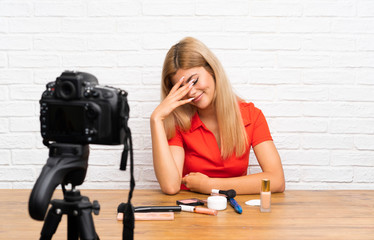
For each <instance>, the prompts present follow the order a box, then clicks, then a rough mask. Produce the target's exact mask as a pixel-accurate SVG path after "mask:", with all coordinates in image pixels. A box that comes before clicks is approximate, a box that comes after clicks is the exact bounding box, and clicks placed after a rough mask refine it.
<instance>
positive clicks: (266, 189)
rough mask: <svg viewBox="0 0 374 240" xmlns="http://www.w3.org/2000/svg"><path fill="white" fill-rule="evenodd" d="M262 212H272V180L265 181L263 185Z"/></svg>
mask: <svg viewBox="0 0 374 240" xmlns="http://www.w3.org/2000/svg"><path fill="white" fill-rule="evenodd" d="M260 195H261V207H260V211H261V212H270V211H271V191H270V180H269V179H263V180H262V184H261V193H260Z"/></svg>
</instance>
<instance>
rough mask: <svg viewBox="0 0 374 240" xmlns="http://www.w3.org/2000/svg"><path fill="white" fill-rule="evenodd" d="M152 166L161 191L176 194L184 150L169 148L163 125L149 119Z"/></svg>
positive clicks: (160, 122)
mask: <svg viewBox="0 0 374 240" xmlns="http://www.w3.org/2000/svg"><path fill="white" fill-rule="evenodd" d="M151 134H152V150H153V151H152V153H153V166H154V170H155V174H156V177H157V180H158V182H159V184H160V187H161V190H162V191H163V192H164V193H166V194H176V193H178V192H179V190H180V185H181V182H182V169H183V163H184V149H183V148H182V147H178V146H170V147H169V144H168V141H167V137H166V134H165V129H164V123H163V122H162V121H157V120H155V119H151Z"/></svg>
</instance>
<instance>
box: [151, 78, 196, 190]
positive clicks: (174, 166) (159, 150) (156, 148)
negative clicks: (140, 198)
mask: <svg viewBox="0 0 374 240" xmlns="http://www.w3.org/2000/svg"><path fill="white" fill-rule="evenodd" d="M183 78H184V77H182V78H181V79H180V80H179V81H178V82H177V83H176V84H175V85H174V86H173V88H172V89H171V90H170V93H169V95H168V96H167V97H166V98H165V99H164V100H163V101H162V102H161V103H160V105H158V106H157V107H156V109H155V110H154V111H153V113H152V115H151V120H150V121H151V135H152V154H153V166H154V170H155V174H156V177H157V180H158V182H159V184H160V187H161V190H162V191H163V192H164V193H166V194H176V193H178V192H179V190H180V185H181V181H182V168H183V163H184V149H183V148H182V147H178V146H170V147H169V144H168V140H167V136H166V133H165V127H164V119H165V118H166V117H167V116H168V115H170V114H171V112H173V111H174V109H176V108H177V107H179V106H181V105H183V104H187V103H189V102H191V100H192V99H183V97H184V96H186V94H187V93H188V92H189V91H190V90H191V87H192V86H193V85H192V84H193V83H194V81H191V82H189V83H188V84H185V85H184V86H182V87H180V86H181V84H182V82H183Z"/></svg>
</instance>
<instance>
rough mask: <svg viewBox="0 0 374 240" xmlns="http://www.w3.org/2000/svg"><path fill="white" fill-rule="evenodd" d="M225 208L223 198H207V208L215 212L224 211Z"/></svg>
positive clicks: (225, 202) (225, 203)
mask: <svg viewBox="0 0 374 240" xmlns="http://www.w3.org/2000/svg"><path fill="white" fill-rule="evenodd" d="M226 207H227V198H226V197H223V196H210V197H208V208H210V209H215V210H224V209H226Z"/></svg>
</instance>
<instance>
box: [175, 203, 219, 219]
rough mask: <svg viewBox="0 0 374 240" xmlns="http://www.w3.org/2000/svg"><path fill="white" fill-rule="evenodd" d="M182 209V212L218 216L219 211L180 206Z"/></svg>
mask: <svg viewBox="0 0 374 240" xmlns="http://www.w3.org/2000/svg"><path fill="white" fill-rule="evenodd" d="M179 206H180V207H181V208H182V211H186V212H195V213H203V214H209V215H214V216H217V214H218V211H217V210H214V209H209V208H204V207H195V206H188V205H179Z"/></svg>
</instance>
